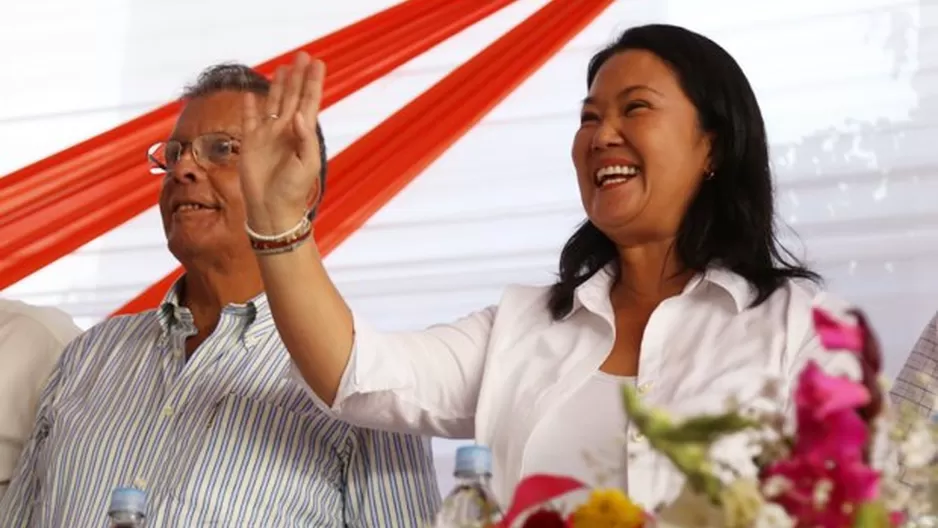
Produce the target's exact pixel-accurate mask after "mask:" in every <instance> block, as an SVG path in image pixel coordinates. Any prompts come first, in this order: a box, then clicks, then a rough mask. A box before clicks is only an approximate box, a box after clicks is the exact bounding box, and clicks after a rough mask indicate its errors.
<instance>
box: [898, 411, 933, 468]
mask: <svg viewBox="0 0 938 528" xmlns="http://www.w3.org/2000/svg"><path fill="white" fill-rule="evenodd" d="M899 453H900V456H901V459H902V461H903V465H904V466H905V467H907V468H921V467H925V466H927V465H929V464H931V462H932V460H934V459H935V456H936V455H938V446H936V445H935V441H934V439H933V438H932V434H931V431H929V430H928V428H927V427H926V425H925V424H924V423H923V422H921V421H918V422H916V423H915V424H914V425H913V426H912V429H911V430H910V431H909V434H908V436H906V437H905V439H904V441H903V442H902V443H901V444H899Z"/></svg>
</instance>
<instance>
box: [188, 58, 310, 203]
mask: <svg viewBox="0 0 938 528" xmlns="http://www.w3.org/2000/svg"><path fill="white" fill-rule="evenodd" d="M217 92H246V93H254V94H257V95H267V94H268V93H270V80H268V79H267V77H264V76H263V75H261V74H260V73H258V72H257V71H255V70H254V68H251V67H250V66H246V65H244V64H239V63H236V62H223V63H221V64H216V65H214V66H209V67H208V68H206V69H204V70H202V73H200V74H199V76H198V78H196V80H195V82H194V83H193V84H190V85H188V86H186V87H185V89H183V91H182V99H183V100H184V101H185V100H190V99H195V98H198V97H205V96H206V95H211V94H214V93H217ZM316 137H318V138H319V161H320V162H321V163H322V170H320V171H319V200H318V201H317V203H316V204H314V205H313V208H312V210H310V213H309V218H310V220H312V219H313V217H315V216H316V209H317V208H318V207H319V204H320V203H321V202H322V197H323V196H325V194H326V172H327V168H328V167H327V165H328V157H327V156H326V138H325V136H323V133H322V127H320V126H319V123H318V122H317V123H316Z"/></svg>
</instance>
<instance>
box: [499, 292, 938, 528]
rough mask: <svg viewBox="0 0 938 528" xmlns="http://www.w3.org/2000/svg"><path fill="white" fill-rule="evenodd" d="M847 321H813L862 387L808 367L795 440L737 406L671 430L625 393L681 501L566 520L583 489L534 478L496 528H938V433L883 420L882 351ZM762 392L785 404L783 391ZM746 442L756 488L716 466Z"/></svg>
mask: <svg viewBox="0 0 938 528" xmlns="http://www.w3.org/2000/svg"><path fill="white" fill-rule="evenodd" d="M852 315H854V316H855V318H856V323H849V324H848V323H844V322H842V321H839V320H838V319H835V318H834V317H832V316H831V315H829V314H828V313H826V312H823V311H821V310H817V309H815V311H814V324H815V329H816V331H817V333H818V336H819V337H820V340H821V343H822V345H823V346H824V348H825V349H826V350H827V351H829V352H843V351H848V352H850V353H852V354H855V355H856V356H857V357H858V359H859V360H860V363H861V365H862V368H863V379H862V381H852V380H850V379H848V378H846V377H838V376H830V375H828V374H825V373H824V372H823V371H822V370H821V368H820V367H819V366H818V365H817V364H816V363H814V362H809V363H807V365H806V366H805V368H804V369H803V370H802V371H801V373H800V375H799V378H798V380H797V385H796V388H795V393H794V404H795V423H794V431H792V430H790V429H791V428H792V427H791V426H790V425H788V424H790V422H791V420H789V419H787V417H786V416H785V415H784V413H783V412H781V411H753V410H751V409H747V410H743V409H740V407H739V406H738V405H736V404H734V403H732V402H731V404H730V407H729V410H728V411H727V412H725V413H724V414H720V415H702V416H692V417H689V418H684V419H682V420H675V419H672V418H671V417H669V416H668V415H667V414H666V413H664V412H662V411H660V410H657V409H652V408H646V407H644V406H643V405H642V402H641V400H640V398H639V396H638V395H637V394H636V393H635V391H634V390H633V389H632V388H631V387H624V388H623V401H624V404H625V410H626V412H627V413H628V415H629V418H630V420H631V421H632V423H633V425H634V426H635V427H637V428H638V430H639V431H640V432H641V433H642V434H643V435H644V436H645V437H646V438H647V440H648V442H649V445H650V446H651V447H652V448H653V449H655V450H656V451H658V452H659V453H661V454H662V455H664V456H665V457H666V458H667V459H668V460H669V461H670V463H671V464H673V465H674V467H675V468H676V469H677V470H678V471H680V472H681V473H682V474H683V475H684V477H685V485H684V488H683V489H682V490H681V492H680V493H679V494H678V495H677V498H676V499H674V500H673V501H671V502H669V503H666V504H661V505H659V506H657V507H655V508H654V509H653V510H651V511H645V510H643V509H642V508H640V507H639V506H637V505H636V504H634V503H633V502H632V501H631V500H630V499H629V497H628V496H627V495H626V494H625V493H623V492H622V491H620V490H616V489H595V490H591V492H590V495H589V499H588V500H586V501H585V502H584V503H582V504H580V505H579V506H577V507H575V508H573V509H572V511H566V512H564V511H560V510H559V509H557V508H554V507H553V506H551V505H550V503H551V502H552V501H554V500H555V499H558V498H560V497H561V496H564V495H567V494H569V493H571V492H574V491H577V490H582V489H583V488H585V487H586V486H585V485H584V484H583V483H581V482H579V481H577V480H575V479H571V478H567V477H564V476H557V475H531V476H529V477H527V478H526V479H524V480H523V481H522V482H521V483H520V485H519V486H518V488H517V490H516V491H515V496H514V500H513V503H512V505H511V506H510V508H509V509H508V510H507V511H506V513H505V516H504V519H503V520H502V522H501V524H500V528H515V527H522V528H551V527H557V528H561V527H563V528H593V527H604V528H645V527H647V528H651V527H658V528H704V527H711V528H724V527H726V528H783V527H784V528H795V527H798V528H801V527H805V528H807V527H811V528H814V527H823V528H849V527H856V528H868V527H869V528H873V527H875V528H880V527H892V526H908V527H913V526H938V517H930V516H931V515H933V514H935V513H936V511H935V510H934V506H933V500H932V497H931V494H932V493H933V492H934V490H933V489H932V488H931V484H930V481H931V480H933V476H934V473H933V469H932V463H933V459H934V458H935V455H936V446H938V427H936V426H935V425H933V423H932V422H931V421H930V420H928V419H927V418H925V417H921V416H919V415H918V414H917V413H916V412H915V411H912V410H908V409H890V410H884V409H883V405H882V403H883V401H882V398H883V396H882V395H883V393H884V388H883V386H882V383H881V381H880V380H879V377H880V371H881V355H880V351H879V344H878V342H877V340H876V338H875V336H874V335H873V334H872V332H871V331H870V329H869V327H868V325H867V324H866V320H865V318H864V317H863V315H862V314H861V313H859V312H852ZM765 391H766V393H767V394H768V393H772V394H769V395H770V396H776V397H781V394H779V393H780V390H779V388H778V386H777V384H776V383H769V384H768V385H767V387H766V388H765ZM878 433H882V434H878ZM739 434H744V435H748V436H747V438H749V439H750V440H751V441H752V442H754V443H755V444H756V445H757V447H758V452H759V453H760V454H759V456H758V457H757V460H756V465H757V468H758V476H757V477H755V478H750V477H743V476H739V475H736V476H730V477H727V476H726V472H725V471H723V470H725V469H726V468H723V467H721V466H720V463H719V462H718V461H717V460H714V459H712V458H711V457H710V448H711V447H712V446H713V444H714V443H715V442H716V441H718V440H720V439H721V438H723V437H726V436H727V435H739ZM874 438H876V439H878V440H883V439H884V440H886V441H885V442H882V441H879V442H875V443H874V441H873V440H874ZM874 444H880V445H876V446H875V447H882V448H883V449H882V451H881V453H882V455H883V456H882V458H883V459H884V460H886V461H887V462H886V463H885V464H883V466H884V469H881V470H880V469H874V468H873V467H872V465H871V463H870V460H871V458H872V454H871V453H872V448H873V447H874ZM930 519H931V520H930ZM930 522H934V524H929V523H930Z"/></svg>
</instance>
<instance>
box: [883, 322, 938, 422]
mask: <svg viewBox="0 0 938 528" xmlns="http://www.w3.org/2000/svg"><path fill="white" fill-rule="evenodd" d="M889 396H890V398H891V399H892V402H893V403H895V404H897V405H900V404H902V403H903V402H908V403H911V404H912V408H914V409H915V410H917V411H918V412H919V413H920V414H921V415H922V416H931V415H932V413H934V412H935V410H936V409H935V398H936V397H938V314H935V316H934V317H933V318H932V320H931V321H930V322H929V323H928V326H926V327H925V331H923V332H922V335H921V337H919V338H918V342H916V343H915V346H914V347H913V348H912V353H911V354H909V359H907V360H906V362H905V365H904V366H903V367H902V370H901V371H900V372H899V377H898V378H896V382H895V383H894V384H893V386H892V390H891V391H890V392H889Z"/></svg>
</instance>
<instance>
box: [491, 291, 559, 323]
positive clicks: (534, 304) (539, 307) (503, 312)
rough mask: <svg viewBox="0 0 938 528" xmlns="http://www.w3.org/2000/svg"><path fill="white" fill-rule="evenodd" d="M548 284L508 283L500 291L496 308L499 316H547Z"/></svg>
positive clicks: (548, 314)
mask: <svg viewBox="0 0 938 528" xmlns="http://www.w3.org/2000/svg"><path fill="white" fill-rule="evenodd" d="M550 288H551V287H550V285H532V284H509V285H508V286H506V287H505V289H504V290H503V291H502V296H501V299H499V301H498V305H497V310H498V314H499V315H500V316H512V317H514V316H519V315H532V316H535V317H540V316H544V317H549V316H550V313H549V311H548V309H547V300H548V298H549V297H550Z"/></svg>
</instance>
